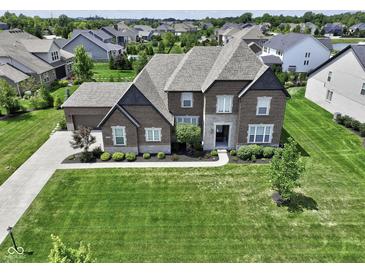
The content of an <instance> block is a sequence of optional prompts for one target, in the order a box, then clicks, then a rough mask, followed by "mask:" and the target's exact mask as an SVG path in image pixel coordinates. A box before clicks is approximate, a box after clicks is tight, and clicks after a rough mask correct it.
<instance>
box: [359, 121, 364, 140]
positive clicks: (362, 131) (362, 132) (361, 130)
mask: <svg viewBox="0 0 365 274" xmlns="http://www.w3.org/2000/svg"><path fill="white" fill-rule="evenodd" d="M359 130H360V135H361V137H365V123H362V124H361V125H360V128H359Z"/></svg>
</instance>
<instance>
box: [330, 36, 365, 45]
mask: <svg viewBox="0 0 365 274" xmlns="http://www.w3.org/2000/svg"><path fill="white" fill-rule="evenodd" d="M331 42H332V44H339V43H359V42H365V38H355V37H352V38H351V37H349V38H335V39H331Z"/></svg>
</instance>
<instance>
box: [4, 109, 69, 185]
mask: <svg viewBox="0 0 365 274" xmlns="http://www.w3.org/2000/svg"><path fill="white" fill-rule="evenodd" d="M62 115H63V111H57V110H54V109H47V110H38V111H32V112H28V113H24V114H20V115H18V116H16V117H13V118H9V119H6V120H0V155H1V157H0V185H1V184H2V183H3V182H4V181H5V180H6V179H7V178H8V177H9V176H10V175H11V174H12V173H13V172H14V171H15V170H16V169H17V168H18V167H19V166H20V165H22V164H23V163H24V162H25V161H26V160H27V159H28V158H29V157H30V156H31V155H32V154H33V153H34V152H35V151H36V150H37V149H38V148H39V147H40V146H41V145H42V144H43V143H44V142H45V141H46V140H47V139H48V137H49V134H50V132H51V131H52V130H53V129H54V127H55V126H56V124H57V122H58V121H59V120H60V119H61V117H62Z"/></svg>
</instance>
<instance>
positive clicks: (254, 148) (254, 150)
mask: <svg viewBox="0 0 365 274" xmlns="http://www.w3.org/2000/svg"><path fill="white" fill-rule="evenodd" d="M249 149H251V155H255V157H256V158H262V153H263V147H262V146H259V145H249Z"/></svg>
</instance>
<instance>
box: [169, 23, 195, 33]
mask: <svg viewBox="0 0 365 274" xmlns="http://www.w3.org/2000/svg"><path fill="white" fill-rule="evenodd" d="M197 30H198V28H197V27H196V26H194V25H193V24H191V23H187V22H182V23H177V24H175V25H174V32H175V35H177V36H180V35H181V34H183V33H188V32H196V31H197Z"/></svg>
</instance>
